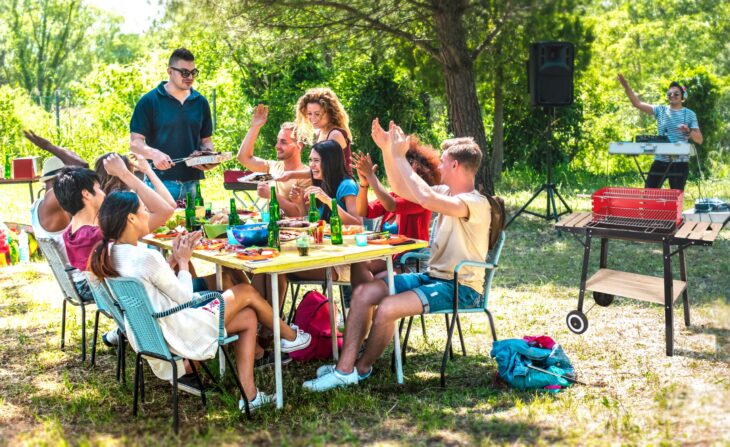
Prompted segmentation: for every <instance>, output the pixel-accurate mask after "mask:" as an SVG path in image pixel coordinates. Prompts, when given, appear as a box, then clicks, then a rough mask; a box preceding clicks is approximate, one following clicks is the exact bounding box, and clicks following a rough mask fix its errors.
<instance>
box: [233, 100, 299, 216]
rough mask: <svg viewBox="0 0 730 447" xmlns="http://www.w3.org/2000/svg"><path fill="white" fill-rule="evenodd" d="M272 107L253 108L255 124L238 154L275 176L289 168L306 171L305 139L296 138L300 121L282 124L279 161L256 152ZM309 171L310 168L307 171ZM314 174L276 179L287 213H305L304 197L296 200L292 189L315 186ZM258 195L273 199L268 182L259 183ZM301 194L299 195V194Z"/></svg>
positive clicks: (253, 166)
mask: <svg viewBox="0 0 730 447" xmlns="http://www.w3.org/2000/svg"><path fill="white" fill-rule="evenodd" d="M268 115H269V108H268V107H267V106H265V105H263V104H259V105H258V106H256V108H255V109H254V111H253V117H252V118H251V128H250V129H248V132H247V133H246V137H245V138H244V139H243V141H242V142H241V148H240V149H239V150H238V155H237V156H236V158H237V159H238V161H239V162H240V163H241V164H242V165H243V166H245V167H246V169H249V170H251V171H253V172H265V173H267V174H271V175H272V177H274V178H275V179H276V178H278V177H279V176H280V175H281V174H283V173H284V172H285V171H303V170H308V167H307V166H306V165H304V164H302V148H303V147H304V143H301V142H300V141H298V140H297V138H295V130H296V125H295V124H294V123H284V124H282V125H281V129H280V130H279V135H278V136H277V138H276V161H274V160H264V159H263V158H260V157H257V156H255V155H254V154H253V149H254V144H255V143H256V139H257V138H258V136H259V131H260V130H261V128H262V127H264V125H265V124H266V120H267V119H268ZM307 172H308V171H307ZM311 184H312V181H311V179H310V178H306V179H296V178H295V179H291V180H286V181H277V182H276V198H277V200H278V201H279V206H280V207H281V209H282V211H284V214H286V215H287V216H303V215H304V214H305V211H306V210H305V209H304V207H303V203H302V201H301V200H292V199H291V193H292V189H294V191H295V194H301V191H303V190H304V189H305V188H307V187H309V186H311ZM258 195H259V197H262V198H264V199H269V198H270V195H271V191H270V190H269V185H268V183H267V182H261V183H259V187H258ZM297 197H298V196H297Z"/></svg>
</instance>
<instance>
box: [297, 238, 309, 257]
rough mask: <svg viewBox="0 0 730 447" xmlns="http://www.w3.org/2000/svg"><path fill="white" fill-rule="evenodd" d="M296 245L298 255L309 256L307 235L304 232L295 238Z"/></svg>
mask: <svg viewBox="0 0 730 447" xmlns="http://www.w3.org/2000/svg"><path fill="white" fill-rule="evenodd" d="M296 245H297V250H298V251H299V256H309V236H307V235H306V234H305V235H302V236H299V237H298V238H297V240H296Z"/></svg>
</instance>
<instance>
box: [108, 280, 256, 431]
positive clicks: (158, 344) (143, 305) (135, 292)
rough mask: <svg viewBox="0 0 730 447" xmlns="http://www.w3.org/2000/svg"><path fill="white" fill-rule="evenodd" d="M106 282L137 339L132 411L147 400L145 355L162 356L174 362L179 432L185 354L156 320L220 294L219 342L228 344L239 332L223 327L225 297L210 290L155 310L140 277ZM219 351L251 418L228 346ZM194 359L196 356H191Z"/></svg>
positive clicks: (174, 399) (175, 418)
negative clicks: (178, 351)
mask: <svg viewBox="0 0 730 447" xmlns="http://www.w3.org/2000/svg"><path fill="white" fill-rule="evenodd" d="M105 282H106V284H107V286H108V287H109V291H110V292H111V294H112V297H113V298H114V299H115V300H116V301H117V302H118V303H119V305H120V307H121V308H122V310H123V311H124V315H125V318H126V321H127V323H128V325H129V328H130V330H131V331H132V333H133V334H134V337H135V341H136V343H137V347H138V349H139V350H138V352H137V356H136V358H135V367H134V404H133V408H132V414H133V415H134V416H136V415H137V411H138V400H139V398H140V397H141V399H142V401H143V402H144V376H143V363H142V360H143V358H142V357H143V356H149V357H153V358H156V359H159V360H163V361H167V362H169V363H170V364H171V366H172V405H173V422H172V426H173V429H174V431H175V433H178V432H179V428H180V424H179V414H178V395H177V361H178V360H181V359H182V357H180V356H177V355H173V354H172V353H171V352H170V350H169V348H168V346H167V342H166V341H165V337H164V335H163V333H162V329H160V325H159V323H158V322H157V319H159V318H165V317H168V316H170V315H172V314H175V313H177V312H180V311H181V310H184V309H187V308H190V307H193V306H197V305H200V304H204V303H206V302H208V301H209V300H210V298H211V297H212V295H217V298H218V299H219V302H220V312H219V322H218V345H219V347H222V346H225V345H227V344H229V343H232V342H234V341H236V340H238V335H233V336H230V337H226V336H225V330H224V315H225V301H224V300H223V297H222V296H221V295H220V294H219V293H217V292H208V293H206V294H205V295H204V296H202V297H200V298H196V299H193V300H191V301H188V302H187V303H184V304H180V305H178V306H175V307H172V308H170V309H167V310H165V311H162V312H155V311H154V310H153V309H152V305H151V304H150V302H149V297H148V295H147V291H146V290H145V288H144V285H143V284H142V282H141V281H139V280H138V279H136V278H106V279H105ZM219 352H221V353H222V355H223V356H224V358H225V360H226V363H227V364H228V368H229V369H230V370H231V372H232V373H233V377H234V379H235V381H236V385H237V386H238V390H239V391H240V393H241V396H242V398H243V401H244V408H245V413H246V416H247V417H248V418H249V419H250V418H251V411H250V408H249V402H248V398H247V397H246V393H245V392H244V390H243V385H242V384H241V381H240V380H239V379H238V375H237V374H236V368H235V366H234V364H233V362H231V359H230V357H229V356H228V354H227V353H226V351H225V349H219ZM189 360H195V359H189ZM201 365H203V369H204V370H205V371H206V373H207V374H208V375H209V376H211V377H212V375H211V374H210V371H209V370H208V368H207V367H206V366H205V364H204V363H201ZM190 367H191V368H192V370H193V374H194V375H195V377H196V379H197V381H198V385H199V386H200V389H201V394H200V397H201V400H202V403H203V406H206V404H207V402H206V398H205V388H204V386H203V381H202V380H201V379H200V375H199V374H198V371H197V369H196V368H195V364H194V362H192V361H190Z"/></svg>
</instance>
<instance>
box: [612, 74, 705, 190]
mask: <svg viewBox="0 0 730 447" xmlns="http://www.w3.org/2000/svg"><path fill="white" fill-rule="evenodd" d="M618 80H619V82H620V83H621V85H622V86H623V88H624V91H625V92H626V96H628V97H629V100H630V101H631V105H633V106H634V107H636V108H637V109H639V110H641V111H642V112H644V113H648V114H650V115H652V116H654V118H655V119H656V122H657V130H658V132H659V135H665V136H666V137H667V138H668V139H669V142H670V143H682V142H685V143H686V142H689V141H690V140H691V141H693V142H695V143H698V144H702V132H700V126H699V124H698V123H697V115H696V114H695V112H693V111H692V110H690V109H688V108H686V107H684V105H683V104H682V103H683V102H684V100H685V99H686V98H687V92H686V91H685V89H684V88H682V86H680V85H679V83H677V82H672V83H671V84H669V88H668V89H667V101H669V106H666V105H652V104H647V103H644V102H641V100H640V99H639V97H638V96H637V95H636V93H634V91H633V90H632V89H631V86H630V85H629V83H628V81H626V79H625V78H624V77H623V75H621V74H619V75H618ZM688 174H689V156H688V155H677V156H672V155H656V156H655V157H654V163H652V165H651V169H649V175H648V176H647V178H646V183H645V185H644V187H645V188H661V187H662V184H663V183H664V178H669V187H670V188H672V189H679V190H684V185H685V184H686V183H687V175H688Z"/></svg>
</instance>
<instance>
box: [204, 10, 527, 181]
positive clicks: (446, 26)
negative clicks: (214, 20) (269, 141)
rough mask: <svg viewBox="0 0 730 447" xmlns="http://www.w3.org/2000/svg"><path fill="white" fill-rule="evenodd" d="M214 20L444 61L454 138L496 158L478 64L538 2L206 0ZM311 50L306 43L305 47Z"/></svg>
mask: <svg viewBox="0 0 730 447" xmlns="http://www.w3.org/2000/svg"><path fill="white" fill-rule="evenodd" d="M199 4H201V5H202V7H203V8H206V9H208V10H210V12H209V14H211V15H213V16H216V17H222V18H223V21H230V22H231V23H235V21H236V20H237V19H240V23H241V30H242V34H243V33H245V34H246V35H249V34H250V33H251V30H252V29H253V30H257V29H268V30H274V31H276V32H278V33H281V34H282V35H284V36H297V37H298V39H299V40H300V41H301V42H305V43H307V44H308V43H310V42H317V43H318V44H319V45H322V44H323V43H330V44H332V43H333V42H336V43H338V44H339V45H338V47H342V46H343V45H342V44H343V42H346V41H349V40H351V39H353V38H355V36H357V35H360V36H363V37H366V39H363V40H360V41H359V43H360V45H362V46H364V47H366V48H367V47H371V42H372V41H373V40H387V41H393V40H396V41H398V42H399V43H400V44H401V45H406V46H409V47H411V48H412V50H414V51H420V52H423V53H425V54H426V55H428V57H429V58H431V59H433V60H434V61H436V63H437V65H438V66H439V68H440V69H441V74H442V76H443V85H444V87H445V94H446V98H447V106H448V107H447V108H448V117H449V124H450V130H451V131H452V132H453V134H454V135H455V136H471V137H474V139H475V140H476V141H477V143H478V144H479V146H480V147H481V148H482V150H483V151H484V153H485V154H488V153H489V148H488V142H487V137H486V134H485V130H484V122H483V120H482V113H481V112H482V109H481V107H480V104H479V99H478V97H477V88H476V79H475V73H474V63H475V61H476V60H477V59H478V58H479V56H480V55H481V54H482V53H483V52H484V51H485V50H486V49H488V48H490V46H491V45H492V43H493V41H494V39H495V37H496V36H497V35H498V34H499V33H500V32H502V30H503V27H504V26H505V24H506V23H508V22H509V21H510V19H511V18H512V17H513V16H517V15H520V14H524V13H526V12H528V11H529V10H530V7H531V5H532V4H533V2H532V1H530V0H523V1H520V0H494V1H484V2H475V1H468V0H430V1H421V0H405V1H380V2H371V1H368V0H346V1H345V0H342V1H338V0H328V1H319V0H282V1H276V2H273V1H269V0H251V1H246V2H237V1H221V2H215V3H213V2H208V1H206V0H200V1H199ZM302 45H304V43H303V44H302ZM488 158H489V157H485V158H484V159H485V161H484V163H483V164H482V168H481V169H480V172H479V176H478V179H477V181H478V182H479V183H480V185H481V186H483V187H484V188H485V190H486V191H488V192H490V193H492V192H493V191H494V185H493V183H492V178H491V174H490V170H489V162H488Z"/></svg>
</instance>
